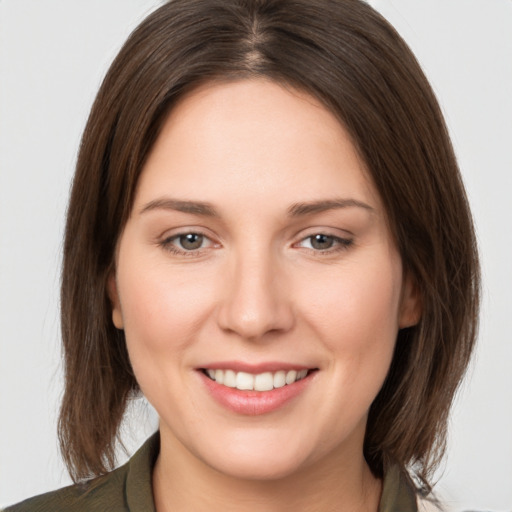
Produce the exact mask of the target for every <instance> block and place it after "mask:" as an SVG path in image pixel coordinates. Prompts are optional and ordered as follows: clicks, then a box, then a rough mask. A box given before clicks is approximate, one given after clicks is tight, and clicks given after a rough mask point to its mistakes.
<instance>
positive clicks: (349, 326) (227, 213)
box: [109, 79, 419, 512]
mask: <svg viewBox="0 0 512 512" xmlns="http://www.w3.org/2000/svg"><path fill="white" fill-rule="evenodd" d="M169 199H172V200H179V201H194V202H201V203H208V204H209V205H210V206H211V208H213V209H215V212H216V215H215V216H211V215H205V214H204V213H205V212H200V211H195V212H194V211H192V212H183V211H176V209H174V207H175V206H176V204H175V203H172V204H171V203H170V202H169ZM339 199H343V200H350V201H349V203H348V205H347V204H345V205H344V206H343V207H339V205H338V207H334V206H333V205H332V204H331V207H329V208H326V207H325V205H324V209H318V208H317V209H316V210H315V209H311V208H310V209H309V210H308V211H304V210H307V209H305V208H302V211H301V212H297V210H298V208H297V207H296V205H297V204H298V203H308V204H309V203H311V202H318V201H332V200H339ZM359 203H360V204H359ZM294 205H295V210H296V212H295V213H296V215H290V209H293V207H294ZM311 210H315V211H311ZM318 210H319V211H318ZM187 233H199V234H202V235H203V237H204V238H203V239H202V242H201V239H199V244H200V247H199V248H198V249H193V250H190V249H189V247H190V246H186V247H185V248H184V246H183V241H184V239H183V238H181V239H180V238H179V237H178V235H185V234H187ZM316 234H324V235H327V236H328V237H332V238H327V239H323V240H324V242H325V241H326V243H324V244H323V245H320V247H319V246H318V244H317V245H313V242H314V240H315V239H312V238H311V237H313V235H316ZM185 241H186V240H185ZM328 246H329V247H328ZM109 293H110V297H111V300H112V303H113V321H114V324H115V325H116V327H118V328H120V329H124V330H125V334H126V342H127V346H128V351H129V355H130V359H131V362H132V365H133V369H134V372H135V375H136V377H137V380H138V382H139V384H140V387H141V389H142V391H143V392H144V394H145V396H146V397H147V399H148V400H149V401H150V402H151V403H152V405H153V406H154V407H155V409H156V410H157V412H158V414H159V417H160V432H161V451H160V455H159V458H158V460H157V464H156V467H155V470H154V474H153V489H154V496H155V503H156V506H157V510H158V511H166V510H173V511H181V510H195V511H203V510H205V511H206V510H208V511H211V510H223V511H225V510H240V509H243V510H244V511H252V510H255V511H266V512H268V511H274V510H275V511H284V510H294V511H301V510H307V511H316V510H319V511H320V510H321V511H330V510H347V511H349V510H373V511H376V510H377V508H378V503H379V499H380V493H381V482H380V481H379V480H377V479H375V478H374V477H373V476H372V474H371V473H370V471H369V468H368V466H367V464H366V462H365V460H364V457H363V451H362V447H363V439H364V432H365V426H366V421H367V412H368V409H369V407H370V405H371V403H372V401H373V399H374V398H375V396H376V395H377V393H378V391H379V389H380V387H381V386H382V383H383V381H384V378H385V376H386V373H387V371H388V368H389V365H390V362H391V358H392V354H393V348H394V344H395V339H396V335H397V332H398V330H399V329H400V328H401V327H406V326H409V325H412V324H414V323H416V321H417V319H418V314H419V311H418V309H419V306H418V300H417V296H416V293H415V290H414V289H413V287H412V285H411V284H410V283H409V281H408V280H407V279H404V276H403V269H402V264H401V260H400V257H399V255H398V253H397V250H396V247H395V245H394V243H393V240H392V237H391V235H390V232H389V228H388V225H387V221H386V215H385V212H384V210H383V207H382V204H381V201H380V198H379V195H378V193H377V191H376V190H375V187H374V185H373V183H372V182H371V180H370V179H369V177H368V173H367V171H366V168H365V165H364V163H363V162H362V161H361V159H360V158H359V156H358V154H357V151H356V149H355V147H354V145H353V143H352V142H351V140H350V137H349V135H348V134H347V132H346V130H345V129H344V127H343V126H342V125H341V124H340V122H339V121H338V120H337V119H336V118H335V117H334V115H333V114H332V113H331V112H329V111H328V110H327V109H326V108H325V107H323V106H322V105H321V104H319V102H318V101H317V100H315V99H314V98H312V97H310V96H308V95H306V94H305V93H302V92H300V91H297V90H294V89H291V88H289V87H288V88H284V87H283V86H281V85H278V84H276V83H273V82H270V81H267V80H263V79H257V80H243V81H238V82H230V83H211V84H206V85H203V86H201V87H200V88H198V89H196V90H194V91H192V92H191V93H189V94H188V95H187V96H186V97H185V98H184V99H182V100H181V101H180V103H179V104H178V105H177V106H176V107H175V108H174V109H173V111H172V112H171V114H170V116H169V118H168V119H167V120H166V122H165V124H164V126H163V129H162V131H161V133H160V135H159V138H158V139H157V142H156V144H155V146H154V147H153V149H152V152H151V153H150V156H149V159H148V161H147V163H146V165H145V167H144V169H143V172H142V175H141V178H140V182H139V184H138V188H137V193H136V198H135V202H134V206H133V211H132V214H131V217H130V219H129V220H128V222H127V224H126V227H125V229H124V231H123V233H122V235H121V237H120V240H119V243H118V248H117V256H116V270H115V274H113V275H112V277H111V279H110V283H109ZM218 361H241V362H247V363H251V364H258V363H265V362H268V361H278V362H286V363H289V364H292V365H301V366H305V367H307V368H314V369H316V371H314V372H313V373H312V375H310V377H309V380H308V382H307V385H306V386H305V387H304V389H303V391H302V392H301V393H300V394H298V395H297V396H296V397H294V398H293V399H292V400H291V401H289V402H287V403H286V404H285V405H284V406H283V407H280V408H278V409H277V410H274V411H272V412H269V413H265V414H259V415H246V414H238V413H237V412H234V411H231V410H229V409H227V408H226V407H224V406H222V405H221V404H219V403H218V402H217V401H216V400H214V399H213V398H212V396H211V395H210V394H209V393H208V391H207V390H206V388H205V385H204V378H205V377H204V375H203V374H202V373H201V372H200V371H199V370H198V368H201V367H205V366H207V365H208V364H210V363H212V362H218ZM241 505H242V506H241Z"/></svg>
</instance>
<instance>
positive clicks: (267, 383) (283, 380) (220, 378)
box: [206, 368, 308, 391]
mask: <svg viewBox="0 0 512 512" xmlns="http://www.w3.org/2000/svg"><path fill="white" fill-rule="evenodd" d="M206 373H207V375H208V376H209V377H210V378H211V379H212V380H214V381H216V382H218V383H219V384H223V385H224V386H227V387H230V388H237V389H240V390H249V391H270V390H272V389H275V388H282V387H283V386H286V385H289V384H293V383H294V382H297V381H298V380H301V379H303V378H304V377H306V375H307V374H308V370H299V371H297V370H289V371H284V370H279V371H277V372H275V373H272V372H264V373H258V374H257V375H253V374H251V373H247V372H235V371H234V370H213V369H210V368H209V369H207V370H206Z"/></svg>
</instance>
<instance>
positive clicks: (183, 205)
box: [139, 197, 375, 217]
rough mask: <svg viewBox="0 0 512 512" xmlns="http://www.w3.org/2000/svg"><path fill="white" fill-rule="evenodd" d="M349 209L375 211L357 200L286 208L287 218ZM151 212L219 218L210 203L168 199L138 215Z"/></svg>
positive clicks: (297, 205) (151, 203) (320, 202)
mask: <svg viewBox="0 0 512 512" xmlns="http://www.w3.org/2000/svg"><path fill="white" fill-rule="evenodd" d="M350 207H357V208H363V209H365V210H367V211H369V212H374V211H375V209H374V208H372V207H371V206H370V205H368V204H366V203H363V202H362V201H359V200H357V199H324V200H320V201H309V202H300V203H294V204H292V205H291V206H290V207H289V208H288V211H287V213H288V216H289V217H302V216H305V215H312V214H315V213H321V212H325V211H328V210H336V209H340V208H350ZM153 210H174V211H178V212H183V213H191V214H194V215H202V216H205V217H220V215H219V213H218V212H217V210H216V209H215V208H214V207H213V205H212V204H211V203H205V202H200V201H185V200H180V199H173V198H168V197H166V198H160V199H155V200H153V201H150V202H149V203H147V204H146V205H144V206H143V207H142V208H141V209H140V212H139V213H140V214H143V213H146V212H149V211H153Z"/></svg>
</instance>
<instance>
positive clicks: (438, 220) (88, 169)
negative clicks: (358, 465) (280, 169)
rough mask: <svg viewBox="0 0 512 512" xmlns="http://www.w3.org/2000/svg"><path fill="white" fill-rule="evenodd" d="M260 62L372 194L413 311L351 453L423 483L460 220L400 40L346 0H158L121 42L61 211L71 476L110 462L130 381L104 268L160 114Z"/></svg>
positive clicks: (460, 346)
mask: <svg viewBox="0 0 512 512" xmlns="http://www.w3.org/2000/svg"><path fill="white" fill-rule="evenodd" d="M259 76H262V77H266V78H268V79H271V80H274V81H277V82H279V83H283V84H289V85H291V86H293V87H296V88H298V89H300V90H303V91H305V92H307V93H309V94H311V95H313V96H314V97H316V98H318V99H319V100H320V101H322V102H323V103H324V104H325V105H326V107H327V108H329V109H330V110H331V111H332V112H333V113H335V114H336V115H337V116H338V117H339V119H340V121H341V122H342V123H343V124H344V126H345V127H346V128H347V129H348V131H349V132H350V134H351V136H352V138H353V141H354V143H355V145H356V147H357V148H358V150H359V152H360V154H361V156H362V158H363V159H364V161H365V162H366V164H367V167H368V169H369V172H370V174H371V176H372V178H373V181H374V183H375V185H376V187H377V190H378V191H379V193H380V196H381V198H382V201H383V203H384V206H385V209H386V212H387V216H388V219H389V224H390V226H391V230H392V233H393V236H394V237H395V240H396V244H397V246H398V249H399V252H400V254H401V257H402V261H403V265H404V268H405V271H406V272H407V273H408V274H409V275H410V276H411V277H412V279H413V280H414V281H415V283H416V285H417V287H418V290H419V293H420V295H421V302H422V318H421V320H420V322H419V323H418V325H416V326H414V327H411V328H407V329H403V330H401V331H400V332H399V334H398V338H397V343H396V349H395V354H394V359H393V361H392V364H391V368H390V370H389V374H388V376H387V378H386V381H385V383H384V385H383V387H382V389H381V391H380V393H379V395H378V396H377V398H376V399H375V401H374V403H373V404H372V406H371V409H370V414H369V418H368V424H367V432H366V438H365V443H364V453H365V457H366V459H367V461H368V464H369V465H370V467H371V469H372V471H373V472H374V473H375V474H376V475H378V476H380V475H382V474H383V471H384V470H385V468H386V467H387V465H389V464H392V463H394V464H398V465H399V466H400V467H401V468H402V469H405V468H406V467H409V468H413V472H414V473H415V474H416V476H418V477H419V478H420V481H422V482H423V484H424V485H426V486H427V487H428V479H429V474H430V471H431V470H432V468H434V467H435V465H436V463H437V462H438V460H439V458H440V456H441V455H442V453H443V450H444V441H445V434H446V424H447V415H448V411H449V408H450V405H451V402H452V399H453V396H454V393H455V391H456V389H457V387H458V385H459V383H460V381H461V378H462V376H463V374H464V371H465V369H466V367H467V365H468V362H469V358H470V355H471V352H472V348H473V345H474V341H475V337H476V328H477V316H478V296H479V267H478V257H477V251H476V243H475V235H474V230H473V225H472V220H471V214H470V211H469V208H468V204H467V199H466V195H465V192H464V188H463V185H462V182H461V177H460V174H459V171H458V167H457V163H456V159H455V156H454V152H453V149H452V146H451V143H450V139H449V136H448V133H447V130H446V126H445V124H444V121H443V117H442V114H441V112H440V109H439V106H438V104H437V101H436V99H435V97H434V94H433V92H432V90H431V88H430V86H429V84H428V82H427V80H426V78H425V76H424V75H423V73H422V71H421V69H420V67H419V65H418V63H417V61H416V60H415V58H414V56H413V55H412V53H411V51H410V50H409V48H408V47H407V45H406V44H405V42H404V41H403V40H402V39H401V38H400V36H399V35H398V34H397V33H396V31H395V30H394V29H393V28H392V27H391V26H390V25H389V24H388V23H387V22H386V21H385V20H384V19H383V18H382V17H381V16H380V15H379V14H378V13H376V12H375V11H374V10H373V9H372V8H371V7H369V6H368V5H367V4H365V3H364V2H362V1H359V0H336V1H335V0H173V1H170V2H168V3H166V4H165V5H163V6H162V7H161V8H159V9H158V10H156V11H155V12H154V13H153V14H151V15H150V16H149V17H148V18H147V19H146V20H145V21H144V22H143V23H142V24H141V25H140V26H139V27H138V28H137V29H136V30H135V31H134V32H133V33H132V35H131V36H130V37H129V39H128V41H127V42H126V43H125V45H124V47H123V48H122V49H121V51H120V53H119V55H118V56H117V58H116V59H115V61H114V62H113V64H112V66H111V68H110V70H109V71H108V73H107V75H106V77H105V80H104V82H103V84H102V86H101V88H100V91H99V93H98V96H97V98H96V101H95V103H94V105H93V108H92V111H91V114H90V117H89V120H88V123H87V126H86V129H85V133H84V135H83V139H82V143H81V147H80V153H79V157H78V162H77V168H76V174H75V178H74V182H73V189H72V194H71V200H70V204H69V210H68V218H67V226H66V235H65V245H64V264H63V273H62V302H61V308H62V336H63V344H64V351H65V373H66V389H65V394H64V397H63V403H62V409H61V414H60V421H59V435H60V443H61V449H62V452H63V455H64V459H65V461H66V463H67V465H68V468H69V470H70V473H71V475H72V477H73V479H75V480H79V479H82V478H85V477H88V476H91V475H98V474H102V473H104V472H106V471H107V470H109V469H111V468H112V467H113V466H114V464H115V457H114V454H115V450H114V449H115V442H116V439H117V438H118V429H119V424H120V421H121V419H122V417H123V413H124V411H125V408H126V404H127V400H128V399H129V397H130V395H131V394H133V393H135V392H137V391H138V386H137V382H136V380H135V377H134V375H133V372H132V370H131V366H130V361H129V359H128V354H127V350H126V347H125V341H124V334H123V332H122V331H118V330H116V329H115V327H114V325H113V324H112V320H111V304H110V302H109V299H108V296H107V292H106V282H107V278H108V276H109V273H110V272H111V271H112V269H113V265H114V252H115V247H116V243H117V240H118V238H119V236H120V234H121V232H122V230H123V227H124V225H125V223H126V221H127V219H128V216H129V214H130V210H131V206H132V202H133V198H134V193H135V188H136V185H137V181H138V178H139V175H140V172H141V169H142V167H143V164H144V162H145V159H146V158H147V156H148V153H149V151H150V150H151V148H152V145H153V143H154V142H155V139H156V137H157V135H158V133H159V129H160V127H161V125H162V123H163V121H164V120H165V118H166V116H167V114H168V112H169V110H170V109H171V108H172V106H173V104H175V102H176V101H177V100H178V99H179V98H180V97H181V96H182V95H183V94H184V93H185V92H187V91H189V90H191V89H192V88H194V87H196V86H197V85H199V84H201V83H204V82H207V81H210V80H217V79H222V80H236V79H242V78H250V77H259Z"/></svg>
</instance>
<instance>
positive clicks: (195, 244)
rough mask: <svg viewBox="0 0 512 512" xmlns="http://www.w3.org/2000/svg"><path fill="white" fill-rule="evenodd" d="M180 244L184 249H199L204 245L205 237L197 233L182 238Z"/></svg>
mask: <svg viewBox="0 0 512 512" xmlns="http://www.w3.org/2000/svg"><path fill="white" fill-rule="evenodd" d="M180 244H181V246H182V247H183V248H184V249H189V250H193V249H199V248H200V247H201V245H202V244H203V236H202V235H198V234H196V233H188V234H186V235H182V236H180Z"/></svg>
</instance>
